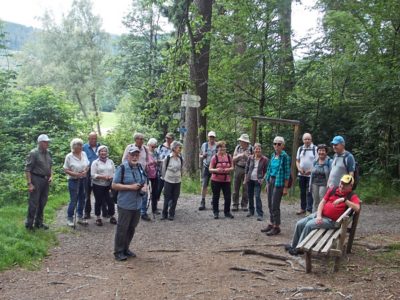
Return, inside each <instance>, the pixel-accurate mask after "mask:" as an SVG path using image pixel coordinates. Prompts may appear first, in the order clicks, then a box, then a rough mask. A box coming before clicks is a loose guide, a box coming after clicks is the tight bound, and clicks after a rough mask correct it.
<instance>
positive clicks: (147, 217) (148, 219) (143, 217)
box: [141, 214, 151, 221]
mask: <svg viewBox="0 0 400 300" xmlns="http://www.w3.org/2000/svg"><path fill="white" fill-rule="evenodd" d="M141 218H142V220H143V221H151V219H150V217H149V215H148V214H144V215H142V216H141Z"/></svg>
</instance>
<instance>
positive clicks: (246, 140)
mask: <svg viewBox="0 0 400 300" xmlns="http://www.w3.org/2000/svg"><path fill="white" fill-rule="evenodd" d="M238 141H242V142H245V143H249V144H250V138H249V135H248V134H246V133H243V134H242V135H241V136H240V138H238Z"/></svg>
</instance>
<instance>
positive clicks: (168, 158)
mask: <svg viewBox="0 0 400 300" xmlns="http://www.w3.org/2000/svg"><path fill="white" fill-rule="evenodd" d="M178 157H179V159H180V160H181V171H182V168H183V158H182V156H180V155H179V156H178ZM170 159H171V155H168V156H167V158H166V160H167V163H166V165H165V171H167V169H168V165H169V161H170Z"/></svg>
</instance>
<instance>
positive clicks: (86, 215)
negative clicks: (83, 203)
mask: <svg viewBox="0 0 400 300" xmlns="http://www.w3.org/2000/svg"><path fill="white" fill-rule="evenodd" d="M83 218H84V219H85V220H89V219H91V218H92V217H91V216H90V214H85V216H84V217H83Z"/></svg>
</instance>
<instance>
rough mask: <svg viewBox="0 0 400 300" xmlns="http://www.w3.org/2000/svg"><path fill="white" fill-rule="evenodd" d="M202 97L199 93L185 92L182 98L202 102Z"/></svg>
mask: <svg viewBox="0 0 400 300" xmlns="http://www.w3.org/2000/svg"><path fill="white" fill-rule="evenodd" d="M200 99H201V97H200V96H198V95H189V94H183V95H182V100H183V101H187V102H200Z"/></svg>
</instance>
